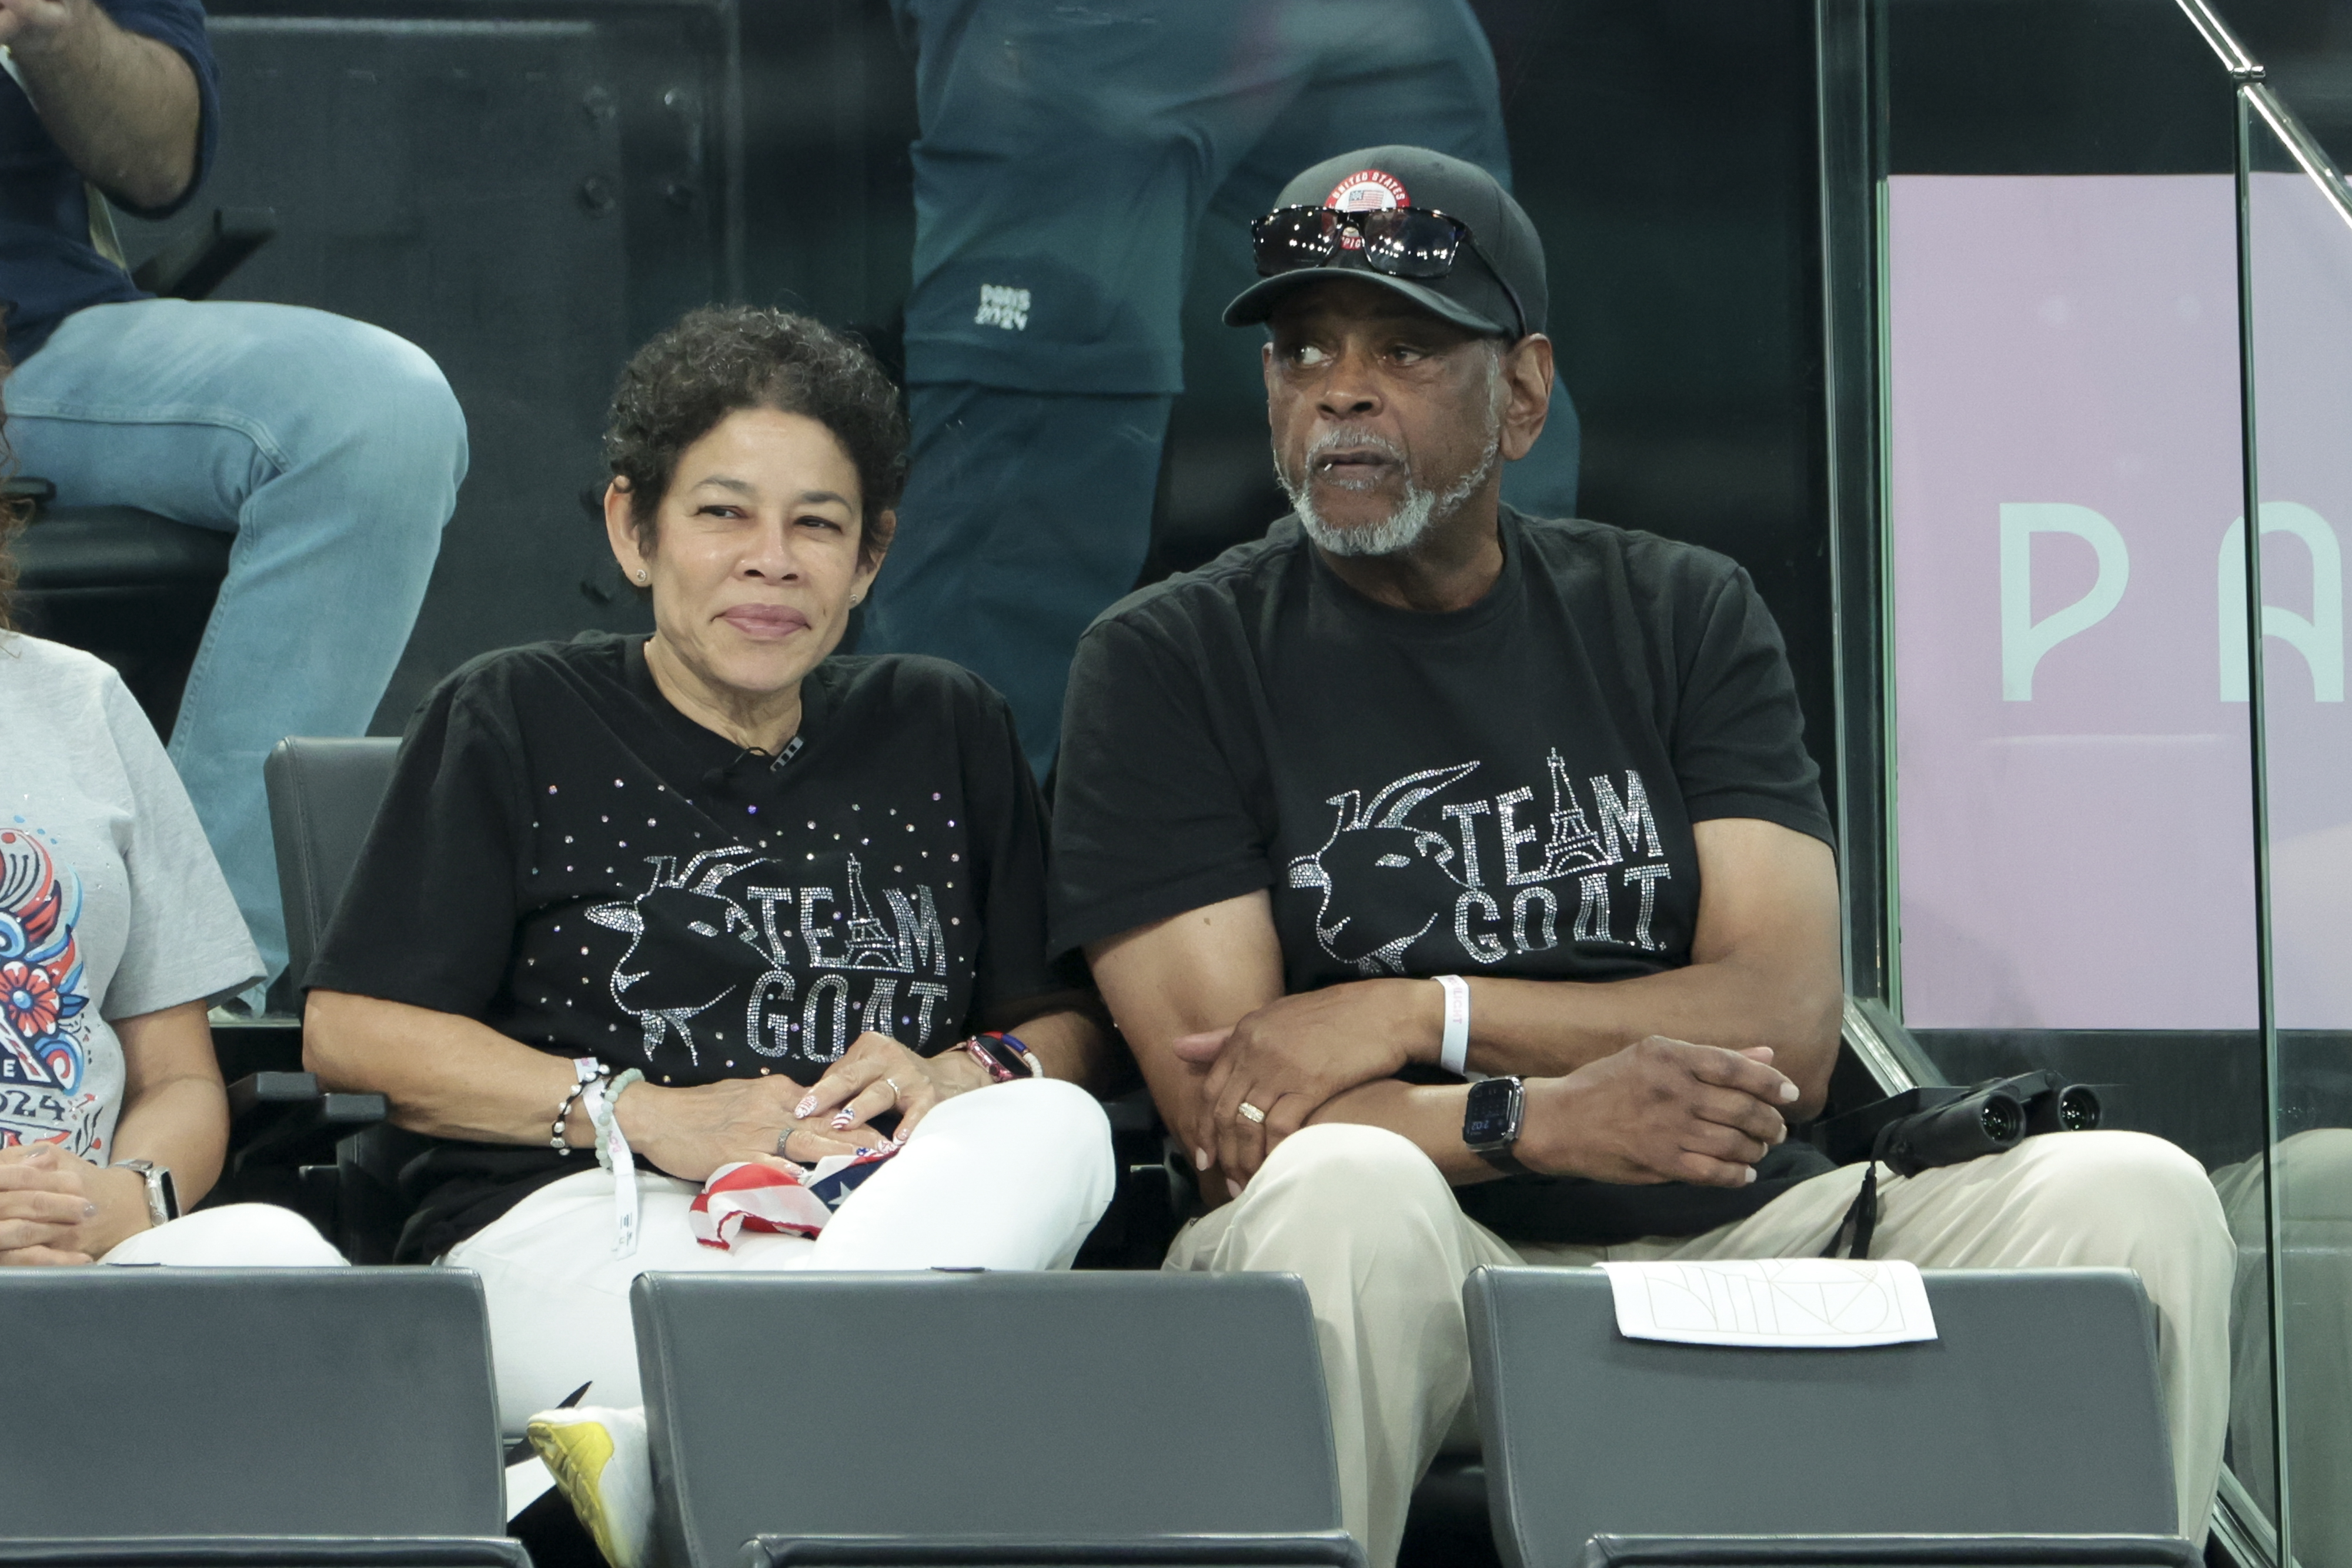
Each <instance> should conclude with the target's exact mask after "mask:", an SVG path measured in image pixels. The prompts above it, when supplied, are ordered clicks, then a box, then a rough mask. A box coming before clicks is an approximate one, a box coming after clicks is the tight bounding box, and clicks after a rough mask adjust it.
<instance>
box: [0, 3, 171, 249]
mask: <svg viewBox="0 0 2352 1568" xmlns="http://www.w3.org/2000/svg"><path fill="white" fill-rule="evenodd" d="M0 44H5V45H7V46H8V50H9V53H10V55H11V56H12V57H14V58H15V60H16V69H17V72H18V73H19V75H21V76H22V78H24V83H25V90H26V94H27V96H29V97H30V98H31V99H32V100H33V107H34V109H35V110H37V111H38V112H39V114H40V116H41V123H42V124H43V125H44V126H46V127H47V128H48V132H49V134H50V135H51V136H53V137H55V138H56V139H57V143H58V146H59V147H61V148H63V149H65V154H66V156H67V157H68V158H70V159H72V160H73V166H74V167H75V168H76V169H77V170H79V171H80V172H81V176H82V178H83V179H85V180H88V181H89V182H90V183H92V184H94V185H96V186H98V187H99V188H100V190H102V191H104V192H106V193H107V194H109V195H110V196H114V197H117V198H119V199H121V200H122V201H124V202H126V203H128V204H131V206H133V207H136V208H140V209H142V210H152V209H154V208H157V207H167V206H169V205H171V204H173V202H175V201H177V200H178V199H179V198H180V196H181V194H182V193H184V192H185V191H186V190H187V188H188V184H189V182H191V181H193V180H194V178H195V177H196V134H197V131H198V130H199V116H200V115H201V113H202V110H201V108H200V100H199V99H198V96H197V92H196V74H195V72H194V70H192V69H190V68H189V67H188V62H187V61H186V60H185V59H184V58H182V57H181V56H180V53H179V51H178V50H176V49H174V48H173V47H171V46H170V45H169V44H165V43H162V42H159V41H158V40H156V39H154V38H151V37H146V36H145V35H144V34H141V33H133V32H131V31H129V30H128V29H126V28H123V27H120V26H116V25H115V23H114V20H113V18H111V17H110V16H107V14H106V13H105V12H104V11H102V10H100V8H99V5H98V3H97V0H0Z"/></svg>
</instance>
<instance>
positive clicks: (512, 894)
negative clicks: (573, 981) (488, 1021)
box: [303, 674, 530, 1019]
mask: <svg viewBox="0 0 2352 1568" xmlns="http://www.w3.org/2000/svg"><path fill="white" fill-rule="evenodd" d="M502 700H503V697H502V694H500V693H498V692H495V691H491V692H477V691H476V690H475V689H474V687H473V685H472V684H471V683H468V682H467V677H466V676H465V675H464V674H460V675H458V676H457V677H454V678H453V679H452V680H450V681H449V682H446V683H445V684H444V685H442V686H441V687H440V688H439V689H438V690H436V692H435V693H434V694H433V695H431V696H429V697H427V698H426V699H425V706H423V707H422V708H420V709H419V710H418V712H417V715H416V717H415V719H414V720H413V721H411V723H410V725H409V729H408V735H407V737H406V738H405V739H404V740H403V741H402V742H401V747H400V756H399V759H398V760H397V761H396V762H395V763H394V767H393V777H392V783H391V785H390V786H389V788H387V789H385V791H384V798H383V805H382V807H380V808H379V809H378V810H377V811H376V818H375V825H374V826H373V828H371V829H370V830H369V831H368V837H367V843H366V845H365V846H364V847H363V848H362V850H361V851H360V858H359V863H358V864H357V865H356V866H355V867H353V868H352V877H351V881H350V882H349V883H346V884H345V886H344V888H343V896H342V902H341V903H340V904H337V905H336V907H335V916H334V919H333V920H332V921H331V923H330V924H329V925H328V928H327V936H326V940H325V941H324V942H323V943H322V944H320V950H319V955H318V956H317V958H316V959H315V960H313V962H312V963H311V966H310V974H309V975H308V976H306V977H304V980H303V983H304V984H305V985H306V986H308V987H310V988H317V989H320V990H331V991H348V992H351V993H352V994H353V995H357V996H363V997H376V998H381V999H383V1000H384V1001H390V1002H405V1003H407V1004H408V1005H409V1006H411V1007H419V1008H429V1009H432V1010H434V1011H436V1012H445V1013H456V1014H457V1015H459V1016H461V1017H465V1018H471V1019H479V1018H481V1017H483V1016H484V1014H486V1013H487V1012H488V1009H489V1007H490V1004H491V1002H492V1001H493V1000H494V999H495V998H497V997H498V995H499V991H500V990H501V988H503V987H504V986H505V984H506V978H507V968H508V966H509V962H510V959H511V955H512V952H513V949H514V934H515V921H516V915H517V889H518V888H519V887H520V883H521V871H522V866H521V862H520V852H521V847H522V845H523V844H524V843H525V842H526V834H527V833H528V831H529V828H530V815H529V813H530V802H529V800H528V797H527V796H526V793H525V789H524V786H523V784H522V782H521V779H522V768H521V766H520V758H518V757H517V756H516V755H515V750H516V742H515V740H514V739H513V736H514V727H513V726H512V724H511V723H510V722H508V716H505V715H503V714H501V713H499V711H498V705H499V702H500V701H502Z"/></svg>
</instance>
